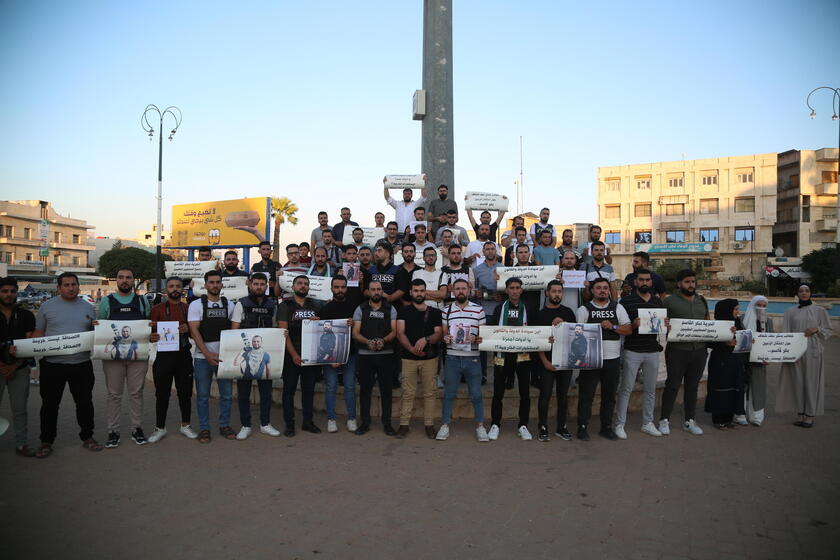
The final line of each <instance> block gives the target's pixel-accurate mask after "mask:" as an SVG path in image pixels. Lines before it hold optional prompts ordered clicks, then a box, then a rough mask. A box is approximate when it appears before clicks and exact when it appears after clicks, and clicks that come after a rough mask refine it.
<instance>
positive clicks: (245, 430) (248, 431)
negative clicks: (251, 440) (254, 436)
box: [236, 426, 251, 440]
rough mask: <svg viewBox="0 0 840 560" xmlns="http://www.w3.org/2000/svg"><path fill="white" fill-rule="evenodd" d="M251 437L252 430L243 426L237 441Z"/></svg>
mask: <svg viewBox="0 0 840 560" xmlns="http://www.w3.org/2000/svg"><path fill="white" fill-rule="evenodd" d="M250 435H251V428H249V427H248V426H242V429H241V430H239V433H238V434H236V439H238V440H243V439H248V436H250Z"/></svg>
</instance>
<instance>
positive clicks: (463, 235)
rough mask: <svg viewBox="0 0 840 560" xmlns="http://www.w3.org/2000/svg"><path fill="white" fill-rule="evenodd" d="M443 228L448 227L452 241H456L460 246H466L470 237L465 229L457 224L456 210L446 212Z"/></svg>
mask: <svg viewBox="0 0 840 560" xmlns="http://www.w3.org/2000/svg"><path fill="white" fill-rule="evenodd" d="M443 229H448V230H449V231H451V232H452V243H457V244H459V245H462V246H467V245H469V243H470V238H469V236H468V235H467V230H465V229H464V228H462V227H461V226H459V225H458V212H456V211H455V210H450V211H448V212H447V213H446V224H445V225H444V226H443Z"/></svg>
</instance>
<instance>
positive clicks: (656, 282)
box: [622, 251, 667, 299]
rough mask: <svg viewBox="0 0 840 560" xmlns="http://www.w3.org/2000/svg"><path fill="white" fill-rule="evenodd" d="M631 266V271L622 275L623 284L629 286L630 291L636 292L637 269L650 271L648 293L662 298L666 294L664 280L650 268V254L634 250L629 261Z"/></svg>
mask: <svg viewBox="0 0 840 560" xmlns="http://www.w3.org/2000/svg"><path fill="white" fill-rule="evenodd" d="M631 265H632V266H633V272H631V273H629V274H628V275H627V276H625V277H624V285H623V286H622V289H624V287H625V286H628V287H629V288H630V293H631V294H635V293H636V282H635V280H636V275H637V274H638V273H639V270H642V269H644V270H647V271H649V272H650V278H651V281H652V282H653V284H652V287H651V289H650V293H651V294H653V295H655V296H656V297H658V298H660V299H663V298H664V297H665V296H666V295H667V294H666V293H665V280H663V278H662V277H661V276H660V275H658V274H657V273H655V272H654V271H652V270H650V255H649V254H648V253H646V252H645V251H636V252H635V253H633V261H632V262H631Z"/></svg>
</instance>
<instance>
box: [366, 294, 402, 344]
mask: <svg viewBox="0 0 840 560" xmlns="http://www.w3.org/2000/svg"><path fill="white" fill-rule="evenodd" d="M359 309H361V310H362V326H361V329H360V330H361V333H362V336H364V337H365V338H367V339H371V338H385V337H386V336H388V334H390V332H391V305H390V304H389V303H388V302H387V301H383V302H382V306H381V307H380V308H379V309H374V308H372V307H371V306H370V302H367V301H366V302H364V303H363V304H362V305H360V306H359ZM393 344H394V343H393V341H391V342H388V343H386V344H385V347H384V348H383V350H388V349H390V348H393Z"/></svg>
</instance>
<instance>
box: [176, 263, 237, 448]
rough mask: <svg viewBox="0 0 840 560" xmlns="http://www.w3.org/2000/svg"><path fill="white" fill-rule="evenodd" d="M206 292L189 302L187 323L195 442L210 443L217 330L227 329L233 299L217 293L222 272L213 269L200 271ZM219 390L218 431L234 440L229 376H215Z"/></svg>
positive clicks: (220, 285) (219, 332)
mask: <svg viewBox="0 0 840 560" xmlns="http://www.w3.org/2000/svg"><path fill="white" fill-rule="evenodd" d="M204 288H205V289H206V290H207V294H205V295H203V296H201V298H199V299H197V300H195V301H194V302H192V303H191V304H190V307H189V309H188V311H187V322H188V323H189V325H190V336H191V337H192V339H193V340H194V341H195V346H196V351H195V361H194V362H193V370H194V376H195V393H196V397H195V408H196V411H197V412H198V423H199V429H200V431H199V433H198V441H199V443H210V385H211V384H212V382H213V376H214V375H216V374H217V373H218V370H219V340H220V339H221V332H222V331H226V330H228V329H230V317H231V314H232V313H233V302H230V301H228V300H227V298H226V297H224V296H222V295H221V292H222V275H221V274H220V273H219V272H218V271H215V270H211V271H209V272H206V273H205V274H204ZM216 385H217V386H218V389H219V434H221V435H222V436H223V437H224V438H226V439H234V438H235V437H236V434H235V433H233V429H232V428H231V427H230V407H231V403H232V400H233V383H232V381H231V380H230V379H218V378H217V379H216Z"/></svg>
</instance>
